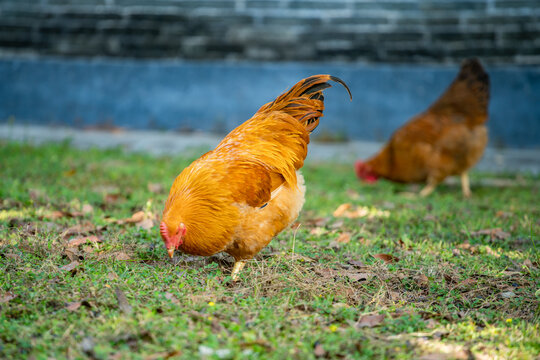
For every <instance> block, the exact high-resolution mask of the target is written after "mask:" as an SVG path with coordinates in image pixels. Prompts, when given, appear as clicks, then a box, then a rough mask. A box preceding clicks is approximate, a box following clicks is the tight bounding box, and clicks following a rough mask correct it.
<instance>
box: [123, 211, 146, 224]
mask: <svg viewBox="0 0 540 360" xmlns="http://www.w3.org/2000/svg"><path fill="white" fill-rule="evenodd" d="M143 220H144V211H137V212H136V213H135V214H133V215H131V217H130V218H127V219H124V222H126V223H138V222H141V221H143Z"/></svg>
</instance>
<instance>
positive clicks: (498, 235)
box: [470, 228, 510, 240]
mask: <svg viewBox="0 0 540 360" xmlns="http://www.w3.org/2000/svg"><path fill="white" fill-rule="evenodd" d="M470 235H471V236H480V235H488V236H489V238H490V239H492V240H493V239H498V240H504V239H507V238H509V237H510V234H509V233H507V232H505V231H503V230H502V229H501V228H495V229H483V230H478V231H473V232H471V234H470Z"/></svg>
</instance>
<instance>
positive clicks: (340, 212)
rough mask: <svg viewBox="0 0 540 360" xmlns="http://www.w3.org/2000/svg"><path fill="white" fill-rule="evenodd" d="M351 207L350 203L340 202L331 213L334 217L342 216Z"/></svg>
mask: <svg viewBox="0 0 540 360" xmlns="http://www.w3.org/2000/svg"><path fill="white" fill-rule="evenodd" d="M351 207H352V205H351V204H349V203H345V204H341V205H339V206H338V208H337V209H336V210H335V211H334V213H333V214H332V215H334V217H340V216H343V215H344V214H345V213H346V212H347V210H349V209H350V208H351Z"/></svg>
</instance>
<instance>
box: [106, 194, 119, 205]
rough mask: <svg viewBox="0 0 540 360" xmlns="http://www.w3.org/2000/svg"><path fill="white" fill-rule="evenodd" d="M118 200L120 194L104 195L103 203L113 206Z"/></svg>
mask: <svg viewBox="0 0 540 360" xmlns="http://www.w3.org/2000/svg"><path fill="white" fill-rule="evenodd" d="M119 199H120V194H105V196H104V197H103V201H104V202H105V203H106V204H114V203H116V202H118V200H119Z"/></svg>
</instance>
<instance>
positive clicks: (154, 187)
mask: <svg viewBox="0 0 540 360" xmlns="http://www.w3.org/2000/svg"><path fill="white" fill-rule="evenodd" d="M147 187H148V191H150V192H152V193H154V194H159V193H162V192H163V189H164V188H163V185H161V184H160V183H148V185H147Z"/></svg>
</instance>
